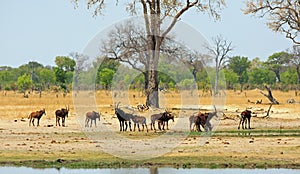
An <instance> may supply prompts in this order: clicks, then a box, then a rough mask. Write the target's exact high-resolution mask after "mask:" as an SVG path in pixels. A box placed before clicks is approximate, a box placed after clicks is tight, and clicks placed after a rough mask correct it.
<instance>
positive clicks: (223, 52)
mask: <svg viewBox="0 0 300 174" xmlns="http://www.w3.org/2000/svg"><path fill="white" fill-rule="evenodd" d="M212 40H213V45H212V46H209V45H208V46H206V49H207V50H208V52H209V54H211V56H212V59H213V60H214V63H215V70H216V74H215V85H214V93H215V95H217V94H218V93H219V72H220V70H221V69H222V68H223V67H224V64H225V63H226V61H228V59H229V57H228V54H229V53H230V52H231V51H232V50H233V46H232V43H231V42H230V41H228V40H226V39H225V38H223V37H222V36H220V35H219V36H217V37H215V38H213V39H212Z"/></svg>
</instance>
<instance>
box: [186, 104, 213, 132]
mask: <svg viewBox="0 0 300 174" xmlns="http://www.w3.org/2000/svg"><path fill="white" fill-rule="evenodd" d="M214 109H215V111H214V112H209V113H204V114H203V113H201V112H199V113H198V114H197V115H196V116H191V117H190V118H189V119H190V129H191V125H192V124H193V121H194V127H195V126H196V130H197V131H198V132H200V131H201V129H200V125H201V126H202V127H203V129H204V130H205V131H211V130H212V125H211V123H210V120H211V119H212V118H213V117H214V116H217V109H216V107H215V106H214ZM193 129H194V128H193ZM193 129H191V130H193Z"/></svg>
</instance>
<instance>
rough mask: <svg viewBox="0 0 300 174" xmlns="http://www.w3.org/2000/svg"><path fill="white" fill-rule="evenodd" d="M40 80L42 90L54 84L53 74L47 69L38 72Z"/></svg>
mask: <svg viewBox="0 0 300 174" xmlns="http://www.w3.org/2000/svg"><path fill="white" fill-rule="evenodd" d="M40 80H41V83H42V84H43V86H44V88H48V89H50V85H53V84H55V82H56V77H55V72H54V71H53V70H51V69H48V68H44V69H42V70H41V71H40Z"/></svg>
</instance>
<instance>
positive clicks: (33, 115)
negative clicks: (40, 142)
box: [28, 109, 46, 126]
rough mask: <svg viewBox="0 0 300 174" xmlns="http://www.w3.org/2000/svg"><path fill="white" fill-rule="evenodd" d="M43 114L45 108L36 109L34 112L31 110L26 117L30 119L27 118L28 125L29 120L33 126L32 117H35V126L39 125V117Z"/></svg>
mask: <svg viewBox="0 0 300 174" xmlns="http://www.w3.org/2000/svg"><path fill="white" fill-rule="evenodd" d="M43 114H45V115H46V111H45V109H43V110H40V111H36V112H31V113H30V114H29V116H28V119H30V120H29V126H30V124H31V122H32V125H33V126H34V119H37V126H39V125H40V119H41V117H42V116H43Z"/></svg>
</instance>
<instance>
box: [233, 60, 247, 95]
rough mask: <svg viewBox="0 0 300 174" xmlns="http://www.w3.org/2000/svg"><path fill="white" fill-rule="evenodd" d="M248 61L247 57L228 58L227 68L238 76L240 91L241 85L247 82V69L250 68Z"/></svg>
mask: <svg viewBox="0 0 300 174" xmlns="http://www.w3.org/2000/svg"><path fill="white" fill-rule="evenodd" d="M250 64H251V63H250V61H249V60H248V57H240V56H234V57H232V58H230V60H229V64H228V68H229V69H231V70H232V71H233V72H235V73H236V74H237V75H238V82H239V84H240V85H241V89H240V90H241V91H242V89H243V85H244V84H245V83H247V82H248V73H247V69H248V68H249V67H250Z"/></svg>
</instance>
